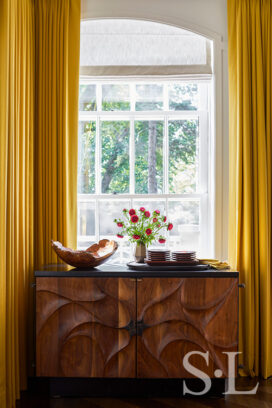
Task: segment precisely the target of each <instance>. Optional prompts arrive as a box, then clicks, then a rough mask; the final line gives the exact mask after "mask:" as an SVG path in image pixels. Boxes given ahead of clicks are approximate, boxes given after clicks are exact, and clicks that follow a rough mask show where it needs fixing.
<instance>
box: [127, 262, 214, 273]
mask: <svg viewBox="0 0 272 408" xmlns="http://www.w3.org/2000/svg"><path fill="white" fill-rule="evenodd" d="M127 266H128V267H129V269H133V270H134V271H206V270H208V269H211V265H202V264H201V265H190V266H181V265H171V266H170V265H169V266H150V265H147V264H145V263H137V262H128V263H127Z"/></svg>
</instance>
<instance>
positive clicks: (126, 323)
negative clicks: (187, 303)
mask: <svg viewBox="0 0 272 408" xmlns="http://www.w3.org/2000/svg"><path fill="white" fill-rule="evenodd" d="M135 320H136V283H135V282H134V281H132V280H130V279H129V278H127V279H126V278H82V277H80V278H74V277H73V278H37V286H36V372H37V375H38V376H49V377H58V376H60V377H135V376H136V336H135V335H134V334H135V332H133V329H134V328H135V325H134V322H135ZM134 331H135V330H134Z"/></svg>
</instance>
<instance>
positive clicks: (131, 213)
mask: <svg viewBox="0 0 272 408" xmlns="http://www.w3.org/2000/svg"><path fill="white" fill-rule="evenodd" d="M128 213H129V215H134V214H136V211H135V210H134V209H133V208H132V209H131V210H129V212H128Z"/></svg>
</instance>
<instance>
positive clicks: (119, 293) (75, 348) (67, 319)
mask: <svg viewBox="0 0 272 408" xmlns="http://www.w3.org/2000/svg"><path fill="white" fill-rule="evenodd" d="M36 295H37V296H36V304H37V312H36V348H37V350H36V354H37V355H36V367H37V370H36V372H37V375H38V376H49V377H105V378H108V377H119V378H122V377H128V378H135V377H138V378H189V377H193V375H192V374H190V373H189V372H188V371H186V369H185V368H184V366H183V358H184V356H185V354H186V353H188V352H191V351H199V352H202V353H203V352H207V351H208V352H209V364H208V365H207V364H206V362H205V360H204V358H203V357H202V356H199V355H194V356H192V357H191V358H190V363H191V364H192V365H194V366H195V367H197V368H198V369H200V370H202V371H204V372H205V373H207V374H208V375H209V376H210V377H214V372H215V370H218V369H220V370H221V371H222V377H227V375H228V370H227V368H228V366H227V356H226V355H225V354H223V352H224V351H237V347H238V342H237V339H238V279H237V278H196V279H195V278H142V279H137V280H136V279H130V278H37V287H36Z"/></svg>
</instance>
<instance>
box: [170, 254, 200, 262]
mask: <svg viewBox="0 0 272 408" xmlns="http://www.w3.org/2000/svg"><path fill="white" fill-rule="evenodd" d="M172 261H175V262H184V263H186V264H190V263H195V262H196V261H197V259H196V252H195V251H173V252H172Z"/></svg>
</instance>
